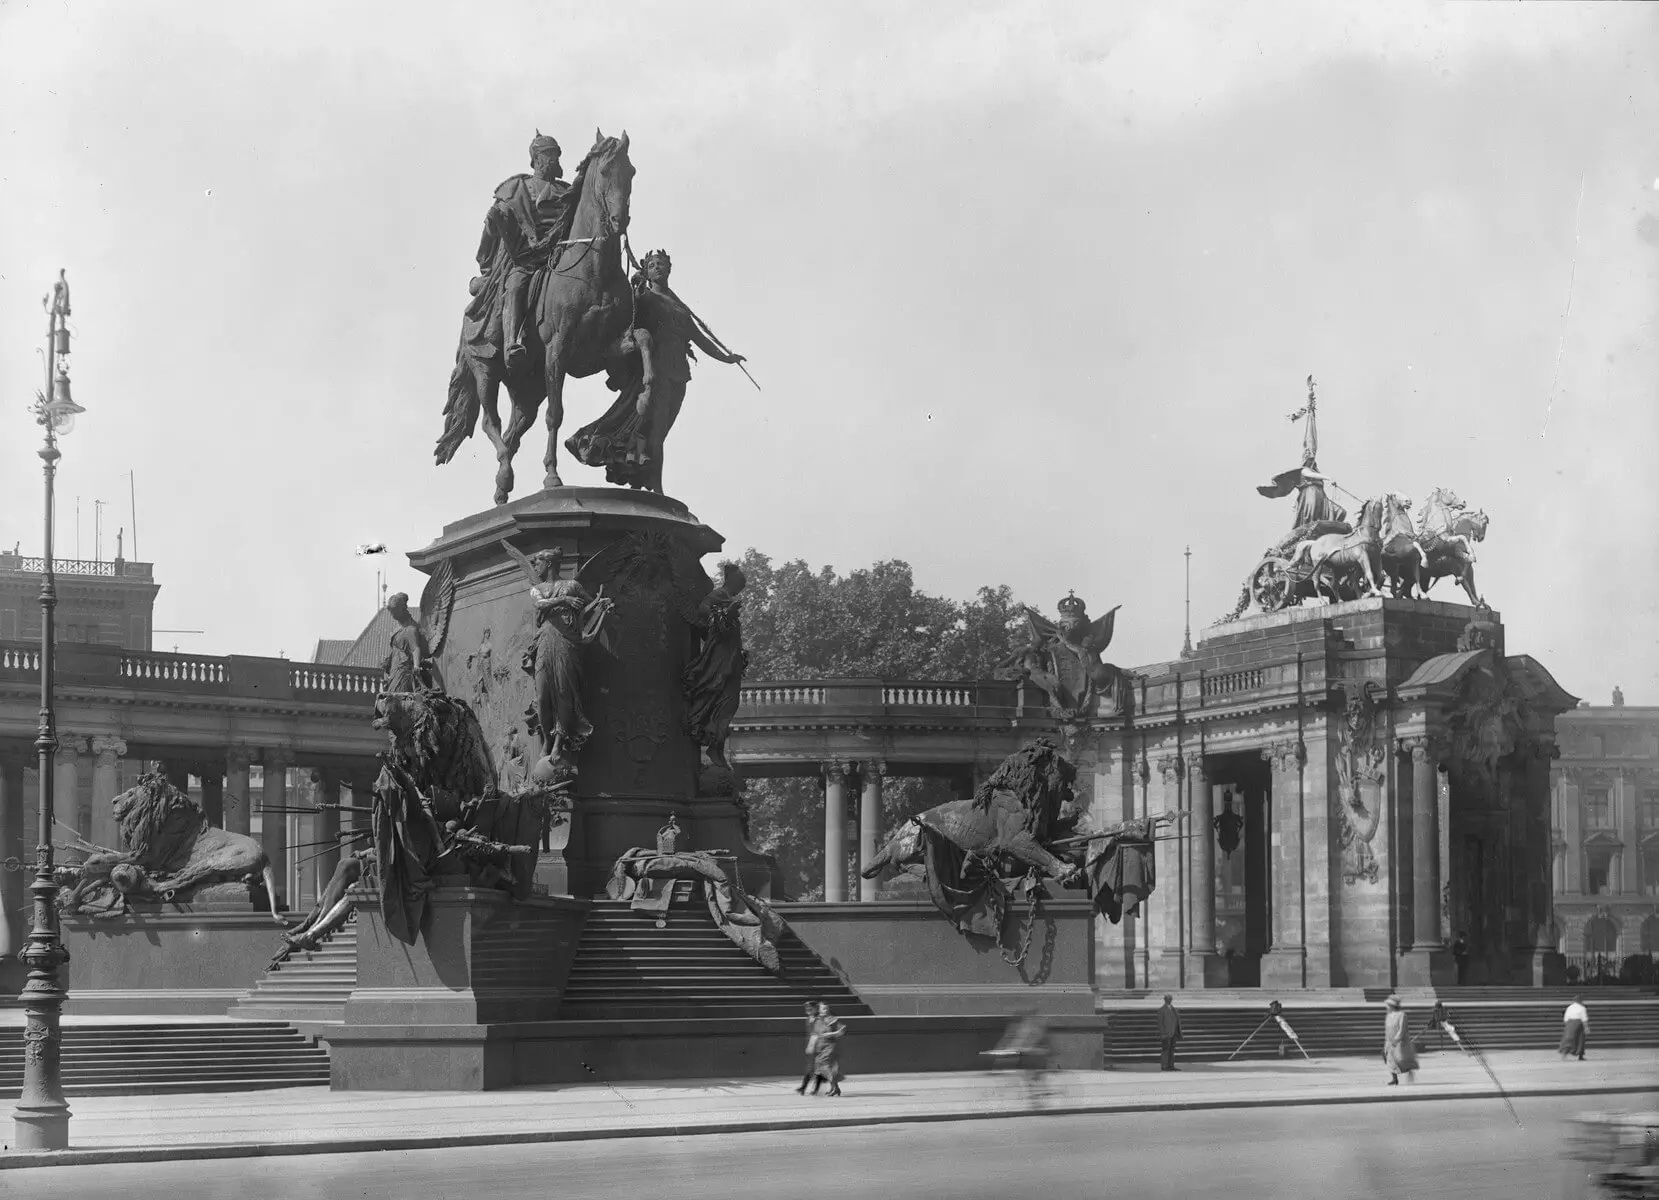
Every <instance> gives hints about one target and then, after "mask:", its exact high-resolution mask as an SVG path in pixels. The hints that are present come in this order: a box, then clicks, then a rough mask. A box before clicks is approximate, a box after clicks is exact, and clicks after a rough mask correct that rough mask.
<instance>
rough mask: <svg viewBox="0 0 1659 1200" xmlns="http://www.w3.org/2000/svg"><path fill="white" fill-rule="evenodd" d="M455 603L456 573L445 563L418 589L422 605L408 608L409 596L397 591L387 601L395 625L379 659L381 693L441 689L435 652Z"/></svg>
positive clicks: (442, 683)
mask: <svg viewBox="0 0 1659 1200" xmlns="http://www.w3.org/2000/svg"><path fill="white" fill-rule="evenodd" d="M454 605H455V573H454V572H453V571H452V570H450V566H449V563H448V562H443V563H440V564H439V565H438V569H437V570H436V571H434V572H432V578H430V579H428V580H427V581H426V587H425V589H424V590H423V591H422V592H421V605H420V608H419V610H417V611H416V612H413V613H412V612H410V611H409V596H408V594H407V593H406V592H396V593H394V594H393V595H392V596H391V597H390V598H389V599H388V600H387V601H386V611H387V612H388V613H390V614H391V616H392V620H394V621H396V622H397V628H396V629H394V630H393V631H392V636H391V638H390V640H389V641H388V643H387V647H386V657H385V658H384V659H383V660H382V661H381V664H380V669H381V671H382V672H384V675H383V677H382V679H381V684H380V690H381V692H382V693H396V692H441V691H443V690H444V681H443V679H442V677H441V676H440V675H439V674H438V663H437V655H438V654H439V653H441V652H442V651H443V648H444V639H445V638H446V637H447V636H448V635H449V613H450V610H451V609H452V608H453V607H454Z"/></svg>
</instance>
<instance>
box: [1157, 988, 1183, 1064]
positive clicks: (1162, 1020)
mask: <svg viewBox="0 0 1659 1200" xmlns="http://www.w3.org/2000/svg"><path fill="white" fill-rule="evenodd" d="M1180 1040H1181V1014H1180V1013H1179V1012H1177V1011H1176V1010H1175V997H1174V996H1169V995H1166V996H1165V997H1164V1006H1163V1007H1162V1008H1160V1009H1159V1010H1158V1045H1159V1046H1160V1047H1161V1048H1162V1051H1163V1054H1162V1057H1161V1058H1160V1060H1159V1063H1158V1069H1159V1070H1160V1071H1179V1070H1180V1069H1181V1068H1180V1067H1178V1066H1176V1065H1175V1043H1176V1042H1178V1041H1180Z"/></svg>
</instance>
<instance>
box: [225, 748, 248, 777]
mask: <svg viewBox="0 0 1659 1200" xmlns="http://www.w3.org/2000/svg"><path fill="white" fill-rule="evenodd" d="M253 760H254V752H253V750H252V749H251V748H250V747H248V746H227V747H226V748H225V769H226V770H228V771H246V770H247V769H248V768H249V767H251V766H253Z"/></svg>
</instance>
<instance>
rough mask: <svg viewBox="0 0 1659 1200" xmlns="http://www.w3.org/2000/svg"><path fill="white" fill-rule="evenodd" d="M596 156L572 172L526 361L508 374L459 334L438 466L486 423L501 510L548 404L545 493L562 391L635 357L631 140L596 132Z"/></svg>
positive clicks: (537, 292) (535, 293)
mask: <svg viewBox="0 0 1659 1200" xmlns="http://www.w3.org/2000/svg"><path fill="white" fill-rule="evenodd" d="M594 138H595V140H594V144H593V149H591V150H589V151H588V154H587V157H586V158H584V159H583V160H582V163H581V165H580V166H578V167H577V168H576V173H575V178H574V180H573V181H572V184H571V186H572V187H573V188H574V189H576V191H577V193H578V195H577V200H576V209H575V213H574V215H573V217H572V220H571V226H570V235H569V238H568V239H567V240H566V243H565V244H563V245H562V246H560V247H558V248H556V249H555V250H554V251H553V255H552V258H551V259H550V260H549V262H548V265H547V266H546V268H544V269H543V270H541V271H540V272H538V274H537V276H536V279H535V282H534V284H533V285H532V293H531V295H532V302H533V308H532V311H533V312H534V313H535V321H534V327H533V328H527V329H526V330H525V349H526V351H527V352H528V353H527V354H526V356H525V359H524V362H523V363H522V364H521V365H515V367H514V369H513V370H511V371H508V370H507V369H506V367H505V365H504V363H505V360H504V357H503V356H502V354H501V353H500V350H499V347H497V348H496V351H495V353H493V354H489V355H483V354H480V353H476V352H470V351H471V350H472V348H470V347H469V346H468V345H467V344H466V339H465V336H464V335H463V340H462V345H461V348H460V350H459V351H458V352H457V353H456V358H455V370H454V372H453V373H452V374H451V375H450V380H449V399H448V402H447V403H446V404H445V406H444V432H443V435H442V436H441V437H440V438H439V439H438V445H437V449H436V451H435V457H436V459H437V461H438V462H439V463H440V464H441V463H446V462H448V461H449V460H450V459H452V458H453V457H454V456H455V452H456V451H457V450H459V449H460V447H461V443H462V442H463V441H465V440H466V439H467V438H469V437H471V436H472V432H473V429H474V427H475V425H476V424H477V421H478V417H479V415H480V414H482V415H483V418H484V434H485V436H486V437H488V438H489V439H490V443H491V444H492V445H493V446H494V447H495V457H496V473H495V502H496V503H497V504H505V503H506V502H507V497H508V496H509V495H510V494H511V493H512V490H513V456H514V455H516V454H517V453H518V447H519V443H520V442H521V441H522V440H523V438H524V435H525V433H526V432H528V430H529V428H530V426H531V425H532V424H533V423H534V422H535V419H536V412H537V410H538V409H539V408H540V407H541V404H542V401H543V400H545V401H546V402H547V452H546V454H544V455H543V457H542V465H543V466H544V467H545V468H546V476H545V478H544V479H543V482H542V486H543V487H545V488H556V487H563V486H564V481H563V480H562V479H560V478H559V468H558V447H559V426H560V425H562V424H563V423H564V385H565V380H566V379H568V378H571V377H574V378H577V379H584V378H586V377H587V376H589V375H596V374H598V373H599V372H600V371H603V370H607V369H609V368H611V367H612V366H614V365H616V364H617V363H619V362H620V361H621V360H622V358H623V357H624V356H625V355H627V354H628V353H630V352H631V351H632V343H631V342H630V341H627V340H626V334H627V333H628V330H629V327H630V326H631V325H632V323H633V317H634V308H633V292H632V290H631V289H630V288H629V286H628V275H627V272H626V270H625V269H624V268H623V264H622V240H623V234H624V233H625V232H626V230H627V228H628V210H629V202H630V199H631V197H632V193H633V180H634V166H633V163H632V162H630V161H629V159H628V135H627V133H626V132H624V133H623V134H622V136H621V137H620V138H608V137H606V136H605V135H604V134H603V133H599V132H597V131H596V132H595V135H594ZM502 383H506V385H507V394H508V396H509V397H510V398H511V400H512V411H511V413H510V414H509V415H508V420H507V424H506V426H505V428H503V426H502V423H501V418H500V414H499V413H498V411H497V397H498V395H499V392H500V388H501V385H502Z"/></svg>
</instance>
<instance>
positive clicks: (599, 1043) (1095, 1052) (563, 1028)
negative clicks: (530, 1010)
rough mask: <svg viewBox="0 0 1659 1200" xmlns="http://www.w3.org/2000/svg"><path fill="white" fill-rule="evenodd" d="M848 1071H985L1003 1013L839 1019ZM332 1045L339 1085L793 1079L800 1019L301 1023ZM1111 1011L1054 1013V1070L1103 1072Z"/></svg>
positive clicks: (477, 1086)
mask: <svg viewBox="0 0 1659 1200" xmlns="http://www.w3.org/2000/svg"><path fill="white" fill-rule="evenodd" d="M842 1021H843V1023H844V1024H845V1025H846V1027H847V1036H846V1038H845V1039H844V1040H843V1041H842V1043H841V1047H840V1049H841V1065H842V1068H843V1069H844V1070H845V1071H846V1072H847V1074H848V1075H850V1076H854V1077H857V1076H859V1075H871V1074H888V1073H893V1072H934V1071H983V1070H985V1069H986V1068H987V1065H988V1063H989V1061H990V1060H988V1059H987V1058H985V1056H984V1052H985V1051H987V1050H990V1049H992V1048H993V1047H994V1046H995V1045H996V1044H997V1042H998V1041H1000V1040H1001V1038H1002V1036H1003V1034H1004V1033H1005V1032H1006V1030H1007V1028H1008V1018H1007V1017H1006V1016H1002V1015H977V1016H925V1017H917V1016H909V1017H901V1016H875V1017H844V1018H842ZM301 1030H302V1032H304V1033H306V1034H308V1035H311V1036H314V1037H316V1038H317V1039H318V1040H319V1041H322V1042H324V1043H326V1044H327V1046H328V1052H329V1062H330V1063H331V1064H332V1072H333V1081H332V1086H333V1088H334V1089H335V1090H336V1091H490V1090H494V1089H497V1088H506V1087H529V1086H534V1085H538V1084H552V1083H595V1082H599V1083H607V1082H611V1083H620V1082H623V1081H624V1080H644V1079H753V1078H757V1077H770V1078H778V1079H790V1080H794V1079H799V1078H800V1075H801V1070H802V1061H803V1060H802V1046H803V1045H804V1042H803V1038H802V1032H801V1022H800V1019H799V1018H798V1017H753V1018H743V1019H718V1020H696V1021H681V1020H676V1021H649V1020H640V1021H538V1022H526V1023H516V1024H500V1025H476V1024H474V1025H428V1026H423V1027H410V1026H401V1025H383V1026H367V1025H345V1026H341V1025H306V1026H302V1027H301ZM1106 1032H1107V1018H1105V1017H1103V1016H1095V1015H1093V1014H1068V1015H1061V1016H1055V1017H1051V1018H1050V1019H1049V1037H1050V1040H1051V1042H1052V1043H1053V1046H1054V1066H1055V1067H1056V1068H1058V1069H1061V1070H1074V1071H1082V1070H1096V1071H1098V1070H1101V1069H1103V1067H1104V1066H1105V1036H1106Z"/></svg>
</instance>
